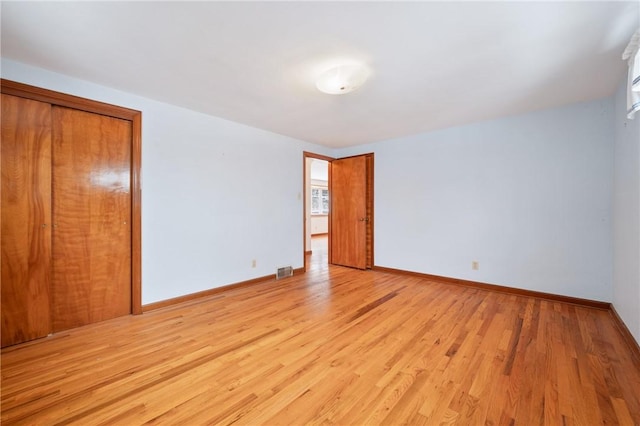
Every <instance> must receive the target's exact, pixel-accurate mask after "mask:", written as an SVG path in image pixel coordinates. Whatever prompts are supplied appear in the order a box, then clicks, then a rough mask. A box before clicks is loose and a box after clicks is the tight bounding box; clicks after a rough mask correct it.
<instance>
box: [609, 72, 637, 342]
mask: <svg viewBox="0 0 640 426" xmlns="http://www.w3.org/2000/svg"><path fill="white" fill-rule="evenodd" d="M625 89H626V80H625V81H624V82H623V83H622V84H620V87H619V88H618V91H617V92H616V95H615V163H614V170H615V173H614V186H613V305H614V306H615V308H616V311H617V312H618V314H619V315H620V317H621V318H622V319H623V321H624V322H625V324H626V325H627V328H629V331H631V334H633V336H634V337H635V338H636V341H637V342H640V114H638V113H637V114H636V117H635V118H634V119H633V120H630V119H628V118H627V117H626V115H627V114H626V107H627V98H626V91H625Z"/></svg>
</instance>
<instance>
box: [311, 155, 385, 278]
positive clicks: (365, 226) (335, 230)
mask: <svg viewBox="0 0 640 426" xmlns="http://www.w3.org/2000/svg"><path fill="white" fill-rule="evenodd" d="M373 156H374V154H373V153H370V154H361V155H356V156H353V157H345V158H339V159H334V158H331V157H326V156H323V155H318V154H313V153H309V152H304V153H303V170H304V174H303V175H304V179H303V181H304V183H303V186H304V188H303V191H304V203H303V205H304V208H303V212H304V218H303V219H304V220H303V223H304V226H303V239H304V241H303V248H304V249H303V250H304V251H303V256H304V270H305V271H306V270H308V268H310V267H312V268H313V269H323V268H327V267H328V265H330V264H331V265H340V266H347V267H351V268H357V269H371V268H373V265H374V261H373V240H374V238H373V230H374V226H373V225H374V224H373V219H374V214H373ZM325 236H326V237H325ZM323 237H324V238H323ZM314 254H315V255H314Z"/></svg>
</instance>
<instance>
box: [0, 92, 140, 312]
mask: <svg viewBox="0 0 640 426" xmlns="http://www.w3.org/2000/svg"><path fill="white" fill-rule="evenodd" d="M0 93H3V94H6V95H13V96H18V97H21V98H26V99H32V100H36V101H40V102H46V103H49V104H51V105H57V106H62V107H67V108H73V109H77V110H80V111H86V112H91V113H94V114H100V115H106V116H110V117H115V118H120V119H123V120H128V121H131V125H132V134H131V313H132V314H134V315H139V314H142V266H141V264H142V237H141V236H142V227H141V224H142V218H141V211H142V209H141V205H142V193H141V189H142V188H141V182H140V170H141V163H142V112H140V111H136V110H133V109H129V108H124V107H120V106H116V105H111V104H107V103H104V102H99V101H93V100H90V99H86V98H81V97H79V96H74V95H68V94H65V93H60V92H56V91H53V90H48V89H43V88H40V87H35V86H30V85H28V84H23V83H18V82H15V81H11V80H5V79H0Z"/></svg>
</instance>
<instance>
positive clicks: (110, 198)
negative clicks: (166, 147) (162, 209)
mask: <svg viewBox="0 0 640 426" xmlns="http://www.w3.org/2000/svg"><path fill="white" fill-rule="evenodd" d="M52 117H53V123H52V129H53V223H54V233H53V285H52V288H51V291H52V299H53V304H52V309H53V330H54V331H61V330H66V329H69V328H73V327H78V326H81V325H85V324H89V323H94V322H98V321H103V320H106V319H110V318H115V317H119V316H123V315H127V314H129V313H130V312H131V190H130V183H131V140H132V139H131V135H132V128H131V127H132V126H131V122H130V121H127V120H122V119H118V118H113V117H108V116H104V115H98V114H93V113H89V112H84V111H78V110H74V109H69V108H64V107H57V106H54V107H53V110H52Z"/></svg>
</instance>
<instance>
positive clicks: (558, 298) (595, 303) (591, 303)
mask: <svg viewBox="0 0 640 426" xmlns="http://www.w3.org/2000/svg"><path fill="white" fill-rule="evenodd" d="M373 269H375V270H376V271H381V272H389V273H392V274H400V275H407V276H412V277H419V278H425V279H428V280H435V281H439V282H446V283H450V284H456V285H464V286H469V287H475V288H480V289H483V290H490V291H500V292H504V293H509V294H515V295H518V296H527V297H537V298H540V299H548V300H552V301H555V302H563V303H573V304H575V305H581V306H588V307H590V308H596V309H604V310H609V309H610V308H611V303H609V302H601V301H599V300H591V299H581V298H579V297H571V296H563V295H560V294H552V293H544V292H541V291H533V290H526V289H522V288H515V287H507V286H502V285H497V284H487V283H481V282H478V281H470V280H463V279H461V278H451V277H443V276H441V275H432V274H425V273H422V272H413V271H406V270H403V269H396V268H387V267H385V266H378V265H376V266H374V267H373Z"/></svg>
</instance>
